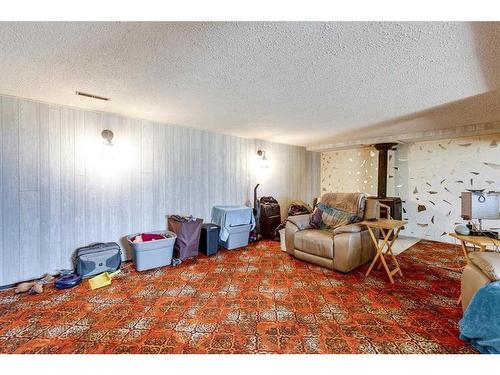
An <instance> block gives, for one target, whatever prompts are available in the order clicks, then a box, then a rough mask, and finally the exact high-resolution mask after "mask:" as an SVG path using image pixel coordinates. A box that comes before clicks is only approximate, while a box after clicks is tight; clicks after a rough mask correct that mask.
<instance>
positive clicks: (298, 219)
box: [285, 214, 311, 255]
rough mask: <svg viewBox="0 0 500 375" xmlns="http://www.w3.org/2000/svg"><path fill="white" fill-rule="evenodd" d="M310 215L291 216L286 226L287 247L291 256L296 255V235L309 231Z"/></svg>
mask: <svg viewBox="0 0 500 375" xmlns="http://www.w3.org/2000/svg"><path fill="white" fill-rule="evenodd" d="M309 218H310V215H307V214H306V215H297V216H289V217H288V219H287V220H286V226H285V247H286V252H287V253H288V254H290V255H294V254H295V233H297V232H300V231H301V230H304V229H309V228H311V226H310V225H309Z"/></svg>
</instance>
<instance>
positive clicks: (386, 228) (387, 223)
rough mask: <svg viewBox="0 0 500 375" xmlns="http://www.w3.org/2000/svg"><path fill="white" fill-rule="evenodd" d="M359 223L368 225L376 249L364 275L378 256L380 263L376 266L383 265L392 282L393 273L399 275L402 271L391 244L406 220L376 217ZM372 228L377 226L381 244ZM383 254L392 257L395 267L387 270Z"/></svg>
mask: <svg viewBox="0 0 500 375" xmlns="http://www.w3.org/2000/svg"><path fill="white" fill-rule="evenodd" d="M360 224H363V225H366V226H367V227H368V232H370V236H371V238H372V241H373V244H374V245H375V248H376V249H377V255H375V258H373V261H372V263H371V264H370V268H368V271H366V276H368V275H369V274H370V272H371V271H372V269H373V266H374V265H375V263H376V262H377V260H378V259H379V258H380V264H379V266H378V268H380V266H381V265H383V266H384V269H385V272H386V273H387V276H389V280H390V281H391V283H393V284H394V279H393V275H394V274H396V273H398V274H399V276H403V272H401V267H399V263H398V260H397V259H396V257H395V256H394V253H393V252H392V245H393V244H394V242H395V241H396V240H397V239H398V235H399V232H400V231H401V228H402V227H404V226H405V225H406V224H408V222H407V221H404V220H391V219H378V220H376V221H366V220H365V221H362V222H361V223H360ZM373 228H378V229H380V231H381V232H382V235H383V236H384V240H383V241H382V243H381V244H379V241H378V236H375V233H373ZM393 233H394V236H393V237H392V239H389V238H390V237H391V235H392V234H393ZM386 247H387V249H386V250H385V252H384V249H385V248H386ZM384 255H389V256H390V257H391V258H392V261H393V262H394V264H395V265H396V267H395V268H394V269H393V270H392V271H391V270H389V266H388V265H387V262H386V259H385V256H384Z"/></svg>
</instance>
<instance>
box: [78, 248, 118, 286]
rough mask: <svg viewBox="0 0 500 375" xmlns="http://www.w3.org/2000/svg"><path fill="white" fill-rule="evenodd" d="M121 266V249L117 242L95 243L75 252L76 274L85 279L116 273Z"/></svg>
mask: <svg viewBox="0 0 500 375" xmlns="http://www.w3.org/2000/svg"><path fill="white" fill-rule="evenodd" d="M121 264H122V257H121V249H120V246H119V245H118V244H117V243H116V242H107V243H94V244H91V245H89V246H85V247H80V248H79V249H77V250H76V252H75V268H76V273H77V274H78V275H80V276H81V277H83V278H87V277H92V276H95V275H98V274H100V273H103V272H114V271H116V270H117V269H119V268H120V266H121Z"/></svg>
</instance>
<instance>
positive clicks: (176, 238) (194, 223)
mask: <svg viewBox="0 0 500 375" xmlns="http://www.w3.org/2000/svg"><path fill="white" fill-rule="evenodd" d="M166 227H167V228H166V230H162V231H153V232H147V233H136V234H132V235H129V236H127V237H126V243H127V244H128V245H129V246H130V248H131V250H132V261H133V265H134V267H135V269H136V270H137V271H146V270H150V269H153V268H158V267H164V266H169V265H179V264H180V263H181V262H182V261H184V260H186V259H189V258H194V257H196V256H198V253H199V252H201V253H203V254H205V255H207V256H211V255H215V254H217V252H218V250H219V247H220V246H221V247H224V248H226V249H229V250H232V249H237V248H241V247H245V246H247V245H248V241H249V237H250V231H252V230H253V229H254V228H255V217H254V215H253V210H252V209H251V208H250V207H246V206H214V207H213V208H212V220H211V223H205V224H204V223H203V219H199V218H195V217H193V216H181V215H168V216H166ZM121 265H122V251H121V248H120V246H119V245H118V244H117V243H115V242H108V243H94V244H91V245H89V246H85V247H82V248H79V249H77V250H76V251H75V254H74V269H73V270H65V271H61V272H60V275H59V277H57V278H56V279H55V280H54V286H55V287H56V288H58V289H68V288H72V287H74V286H76V285H79V284H80V283H81V282H82V280H83V279H88V282H89V286H90V288H91V289H98V288H102V287H104V286H107V285H110V284H111V281H112V278H113V277H115V276H116V275H117V274H118V273H119V272H120V268H121ZM49 276H50V275H49ZM50 282H52V278H51V280H50V281H47V280H46V278H43V279H40V280H38V281H33V282H31V283H22V284H19V285H18V288H16V293H22V292H28V293H41V292H42V291H43V288H42V287H41V285H43V284H47V283H50Z"/></svg>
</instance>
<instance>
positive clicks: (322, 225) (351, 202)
mask: <svg viewBox="0 0 500 375" xmlns="http://www.w3.org/2000/svg"><path fill="white" fill-rule="evenodd" d="M365 202H366V195H365V194H362V193H327V194H324V195H323V196H322V197H321V202H320V203H318V204H317V205H316V208H315V209H314V212H313V214H312V216H311V222H310V224H311V226H312V227H313V228H316V229H326V230H334V229H335V228H338V227H340V226H343V225H348V224H352V223H356V222H358V221H361V220H362V218H363V214H364V210H365Z"/></svg>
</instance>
